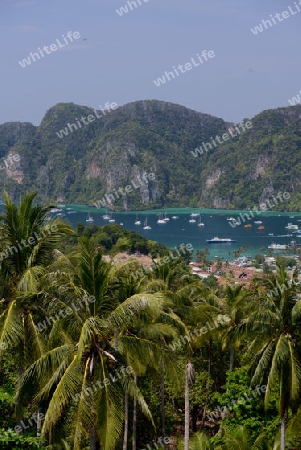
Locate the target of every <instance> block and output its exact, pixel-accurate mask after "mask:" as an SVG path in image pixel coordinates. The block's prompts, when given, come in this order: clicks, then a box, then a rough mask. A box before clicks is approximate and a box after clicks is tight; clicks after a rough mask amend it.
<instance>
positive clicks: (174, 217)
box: [171, 216, 179, 219]
mask: <svg viewBox="0 0 301 450" xmlns="http://www.w3.org/2000/svg"><path fill="white" fill-rule="evenodd" d="M171 218H172V219H178V218H179V216H171Z"/></svg>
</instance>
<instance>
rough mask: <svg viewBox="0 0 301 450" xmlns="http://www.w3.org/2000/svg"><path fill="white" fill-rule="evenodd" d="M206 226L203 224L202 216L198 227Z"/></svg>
mask: <svg viewBox="0 0 301 450" xmlns="http://www.w3.org/2000/svg"><path fill="white" fill-rule="evenodd" d="M204 226H205V224H204V223H203V222H202V217H201V216H200V219H199V223H198V227H204Z"/></svg>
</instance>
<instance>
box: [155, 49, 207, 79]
mask: <svg viewBox="0 0 301 450" xmlns="http://www.w3.org/2000/svg"><path fill="white" fill-rule="evenodd" d="M197 57H198V60H199V61H200V63H199V64H198V63H197V62H196V61H195V60H194V58H190V60H191V62H192V64H193V66H192V64H190V62H188V63H186V64H185V65H182V64H179V65H178V67H177V68H176V67H175V66H173V69H174V71H173V72H167V71H165V72H164V75H163V76H162V77H159V78H157V80H154V83H155V85H156V86H157V87H160V86H161V84H165V83H166V79H165V77H166V78H167V81H170V80H171V78H170V76H172V79H174V78H176V76H175V74H176V75H177V77H178V76H179V75H180V73H179V72H178V70H180V71H181V73H186V71H188V70H191V69H193V67H198V66H200V65H201V64H203V63H204V61H203V60H202V57H203V58H204V60H205V61H208V57H209V58H210V59H211V58H214V57H215V53H214V51H213V50H209V52H207V50H203V51H202V57H201V56H200V55H199V54H198V53H197ZM184 66H185V69H183V67H184Z"/></svg>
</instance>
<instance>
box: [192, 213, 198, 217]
mask: <svg viewBox="0 0 301 450" xmlns="http://www.w3.org/2000/svg"><path fill="white" fill-rule="evenodd" d="M190 215H191V217H199V215H200V213H191V214H190Z"/></svg>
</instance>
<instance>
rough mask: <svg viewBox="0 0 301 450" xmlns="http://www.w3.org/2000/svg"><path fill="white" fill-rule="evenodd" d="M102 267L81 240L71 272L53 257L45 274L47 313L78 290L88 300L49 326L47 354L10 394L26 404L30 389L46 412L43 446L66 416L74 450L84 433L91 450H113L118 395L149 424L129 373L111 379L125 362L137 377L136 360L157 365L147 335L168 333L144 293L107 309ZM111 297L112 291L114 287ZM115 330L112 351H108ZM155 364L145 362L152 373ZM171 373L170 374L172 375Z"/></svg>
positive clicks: (106, 276) (119, 419) (120, 415)
mask: <svg viewBox="0 0 301 450" xmlns="http://www.w3.org/2000/svg"><path fill="white" fill-rule="evenodd" d="M58 268H60V270H58ZM109 268H110V265H109V264H108V263H106V262H105V261H104V260H103V259H102V257H101V255H99V253H98V252H97V250H96V249H95V248H94V247H93V246H92V245H90V243H89V242H88V241H86V240H85V241H83V242H82V245H81V253H80V255H79V263H78V265H77V266H76V267H75V268H74V267H73V268H72V264H70V261H69V260H68V258H65V257H64V255H59V257H58V260H57V261H56V262H55V263H54V264H53V265H52V267H51V270H50V271H49V274H48V277H49V279H50V280H51V288H52V289H51V293H50V295H49V298H50V299H51V300H50V301H48V297H47V296H46V297H47V301H48V309H49V310H50V311H51V310H52V308H54V306H56V307H57V306H60V307H62V305H65V306H66V307H67V306H69V307H70V304H71V300H72V298H73V300H74V298H78V297H79V296H81V295H82V294H83V292H87V293H89V294H92V296H93V297H94V296H95V300H94V302H93V303H91V304H87V305H86V307H85V308H81V309H80V310H79V311H74V312H72V315H70V316H67V317H65V318H63V319H61V320H58V321H56V322H55V323H54V325H53V327H52V328H51V330H50V331H49V333H48V334H49V343H50V348H49V350H48V352H46V353H44V354H43V355H42V357H41V358H39V359H38V360H37V361H36V362H35V363H34V364H33V365H32V366H31V367H29V368H28V370H27V371H26V372H25V374H24V376H23V378H22V384H21V387H20V389H19V392H18V397H19V398H20V397H23V396H25V398H27V396H26V395H25V393H26V392H27V391H29V392H32V390H33V385H34V383H35V384H36V386H37V392H36V396H35V401H36V402H40V403H41V402H42V403H43V404H44V405H46V409H47V412H46V417H45V422H44V426H43V429H42V435H43V436H48V438H49V439H50V441H53V436H55V435H56V434H59V432H60V427H63V426H64V425H65V421H66V420H67V417H68V419H70V417H72V418H73V419H74V420H73V423H74V429H73V433H72V436H71V435H70V436H69V440H70V441H71V440H73V441H74V444H73V448H74V449H80V448H82V446H83V445H84V443H85V441H86V439H87V437H88V436H87V432H88V434H89V435H90V448H91V449H93V450H95V449H97V448H98V446H99V445H100V444H101V446H102V448H104V449H108V450H109V449H111V448H113V446H114V444H115V442H116V439H117V438H118V437H119V435H120V432H121V429H122V424H123V420H124V408H123V407H124V394H125V393H127V394H128V395H129V396H130V397H132V398H136V400H137V403H138V404H139V406H140V408H141V410H142V412H144V413H145V414H146V415H147V417H149V418H151V415H150V412H149V410H148V407H147V405H146V403H145V401H144V400H143V397H142V395H141V393H140V391H139V389H138V387H137V386H136V384H135V382H134V379H133V374H132V371H131V373H130V374H124V375H122V376H121V377H119V378H118V379H117V377H116V376H115V374H116V373H118V372H120V371H121V370H122V366H125V365H127V366H128V364H129V362H130V363H131V362H132V364H133V365H134V364H135V370H136V371H138V369H137V364H138V362H139V365H140V366H141V367H146V365H147V364H148V365H149V364H150V361H159V360H160V355H161V353H162V347H161V346H160V345H159V343H158V342H152V340H151V339H150V337H154V335H155V336H158V335H159V334H160V335H162V334H163V335H167V334H170V332H171V326H168V325H167V324H164V323H163V322H162V323H161V324H160V323H159V321H160V317H161V316H162V314H163V316H164V313H163V312H162V311H161V308H160V304H159V302H158V300H157V299H156V298H155V297H154V296H153V295H152V294H142V293H141V294H135V295H132V296H131V297H130V298H128V299H126V300H125V301H124V302H123V303H121V304H118V306H117V307H116V308H115V303H116V298H114V296H113V297H112V298H110V295H111V290H110V284H109V283H110V271H109ZM72 270H73V271H74V273H73V272H72ZM84 288H85V289H84ZM112 291H113V293H114V292H116V285H113V286H112ZM110 300H111V302H110ZM153 321H155V322H156V323H154V324H153V325H152V327H153V330H151V329H149V327H148V326H147V325H148V323H151V322H153ZM142 328H143V333H142V332H141V329H142ZM154 328H156V331H154ZM137 329H139V333H138V332H137V333H136V330H137ZM116 330H118V336H117V339H118V350H116V348H114V342H115V339H116ZM135 333H136V334H135ZM147 335H148V336H147ZM146 361H147V362H146ZM156 364H157V363H156V362H154V363H153V365H154V367H155V365H156ZM175 373H176V370H174V372H173V376H175ZM110 379H111V380H112V379H114V382H110ZM106 380H109V381H106ZM99 386H101V388H99Z"/></svg>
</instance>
